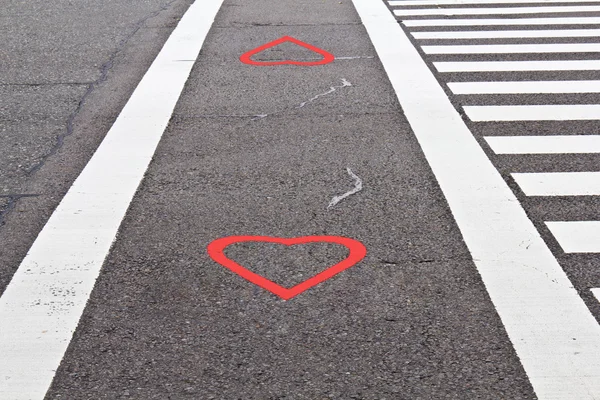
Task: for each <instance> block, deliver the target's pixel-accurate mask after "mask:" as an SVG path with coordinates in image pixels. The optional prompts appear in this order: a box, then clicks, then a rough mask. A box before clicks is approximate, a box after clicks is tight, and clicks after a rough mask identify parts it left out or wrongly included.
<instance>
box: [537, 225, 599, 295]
mask: <svg viewBox="0 0 600 400" xmlns="http://www.w3.org/2000/svg"><path fill="white" fill-rule="evenodd" d="M546 226H548V229H550V232H552V235H553V236H554V238H555V239H556V241H557V242H558V244H560V247H561V248H562V249H563V251H564V252H565V253H600V221H548V222H546ZM595 290H599V289H595ZM595 294H596V293H595ZM598 294H600V292H598ZM599 299H600V297H599Z"/></svg>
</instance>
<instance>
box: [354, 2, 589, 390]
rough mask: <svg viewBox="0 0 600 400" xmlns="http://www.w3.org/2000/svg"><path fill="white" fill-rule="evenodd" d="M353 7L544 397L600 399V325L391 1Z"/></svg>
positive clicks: (516, 346)
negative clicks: (398, 19) (413, 41)
mask: <svg viewBox="0 0 600 400" xmlns="http://www.w3.org/2000/svg"><path fill="white" fill-rule="evenodd" d="M353 2H354V5H355V7H356V9H357V11H358V14H359V15H360V17H361V19H362V21H363V23H364V25H365V27H366V29H367V32H368V34H369V36H370V38H371V40H372V42H373V45H374V47H375V49H376V51H377V53H378V55H379V59H380V60H381V62H382V64H383V66H384V68H385V71H386V72H387V75H388V77H389V79H390V82H391V83H392V85H393V87H394V89H395V92H396V95H397V96H398V100H399V102H400V105H401V107H402V110H403V111H404V113H405V115H406V118H407V119H408V121H409V123H410V125H411V127H412V129H413V131H414V133H415V135H416V137H417V139H418V140H419V143H420V145H421V147H422V149H423V152H424V154H425V156H426V158H427V160H428V162H429V164H430V166H431V168H432V171H433V172H434V174H435V176H436V178H437V180H438V182H439V185H440V187H441V189H442V191H443V193H444V195H445V197H446V200H447V201H448V204H449V205H450V209H451V210H452V214H453V215H454V218H455V220H456V222H457V224H458V226H459V228H460V230H461V233H462V235H463V238H464V241H465V243H466V245H467V246H468V248H469V250H470V252H471V254H472V257H473V262H474V264H475V266H476V267H477V270H478V271H479V273H480V275H481V278H482V280H483V283H484V284H485V286H486V288H487V290H488V292H489V295H490V298H491V300H492V301H493V303H494V305H495V307H496V310H497V312H498V315H499V316H500V318H501V319H502V322H503V323H504V326H505V328H506V331H507V333H508V336H509V337H510V340H511V342H512V344H513V346H514V347H515V349H516V352H517V355H518V356H519V359H520V360H521V362H522V364H523V367H524V369H525V371H526V373H527V375H528V377H529V379H530V381H531V383H532V385H533V388H534V390H535V392H536V394H537V396H538V398H539V399H540V400H550V399H553V400H573V399H578V400H592V399H598V398H600V325H598V322H597V321H596V319H595V318H594V317H593V316H592V314H591V313H590V311H589V309H588V308H587V306H586V305H585V303H584V302H583V300H582V299H581V298H580V297H579V295H578V293H577V291H576V290H575V289H574V288H573V285H572V283H571V282H570V281H569V278H568V277H567V276H566V274H565V273H564V271H563V270H562V269H561V267H560V265H559V264H558V262H557V261H556V259H555V258H554V256H553V255H552V252H551V251H550V249H548V247H547V245H546V243H545V242H544V241H543V240H542V238H541V237H540V235H539V233H538V231H537V229H536V228H535V226H534V225H533V223H532V222H531V221H530V220H529V218H528V217H527V214H526V213H525V211H524V210H523V208H522V206H521V205H520V204H519V201H518V200H517V198H516V197H515V195H514V194H513V192H512V190H511V189H510V188H509V187H508V185H507V184H506V182H505V181H504V179H503V178H502V176H500V174H499V173H498V171H496V168H495V167H494V166H493V165H492V163H491V162H490V160H489V159H488V158H487V156H486V155H485V153H484V152H483V150H482V149H481V147H480V146H479V144H478V143H477V141H476V140H475V138H474V137H473V135H472V134H471V132H470V131H469V129H468V128H467V126H466V125H465V123H464V121H463V120H462V118H461V116H460V115H459V114H458V112H457V111H456V110H455V109H454V106H453V105H452V104H451V103H450V100H449V99H448V97H447V96H446V94H445V92H444V90H443V89H442V87H441V86H440V85H439V83H438V82H437V79H436V78H435V76H434V75H433V73H432V72H431V71H430V70H429V68H428V67H427V65H426V64H425V62H424V61H423V60H422V59H421V57H420V55H419V52H418V51H417V50H416V49H415V48H414V47H413V46H412V44H411V42H410V40H409V39H408V37H407V36H406V34H405V33H404V31H403V30H402V28H401V27H400V26H399V25H398V23H397V22H396V20H395V18H394V17H393V16H392V14H391V13H390V12H389V11H388V9H387V7H386V6H385V3H383V2H380V1H372V0H353ZM399 112H400V111H399Z"/></svg>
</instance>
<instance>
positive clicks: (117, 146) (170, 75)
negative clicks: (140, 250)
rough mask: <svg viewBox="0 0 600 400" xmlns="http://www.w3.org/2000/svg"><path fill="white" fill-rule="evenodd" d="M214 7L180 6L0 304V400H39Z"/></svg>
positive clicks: (213, 3)
mask: <svg viewBox="0 0 600 400" xmlns="http://www.w3.org/2000/svg"><path fill="white" fill-rule="evenodd" d="M221 3H222V0H202V1H197V2H195V3H193V4H192V5H191V6H190V8H189V9H188V11H187V12H186V13H185V15H184V16H183V18H182V19H181V21H180V22H179V24H178V26H177V27H176V28H175V30H174V31H173V33H172V34H171V36H170V37H169V39H168V40H167V42H166V43H165V45H164V47H163V48H162V50H161V51H160V53H159V54H158V56H157V57H156V59H155V60H154V62H153V63H152V65H151V67H150V68H149V69H148V71H147V72H146V74H145V75H144V77H143V79H142V80H141V82H140V83H139V85H138V86H137V88H136V90H135V91H134V93H133V94H132V95H131V98H130V99H129V101H128V102H127V104H126V105H125V107H124V108H123V110H122V111H121V114H120V115H119V117H118V118H117V120H116V121H115V123H114V125H113V126H112V127H111V129H110V130H109V132H108V134H107V136H106V138H105V139H104V141H103V142H102V144H101V145H100V147H99V148H98V150H97V151H96V153H95V154H94V156H93V157H92V158H91V160H90V161H89V162H88V164H87V166H86V167H85V168H84V170H83V171H82V172H81V174H80V175H79V177H78V178H77V180H76V181H75V183H74V184H73V186H72V187H71V188H70V189H69V191H68V193H67V194H66V195H65V197H64V198H63V200H62V201H61V203H60V205H59V206H58V207H57V209H56V210H55V211H54V213H53V214H52V216H51V217H50V219H49V220H48V222H47V224H46V225H45V226H44V228H43V229H42V231H41V232H40V234H39V236H38V237H37V239H36V240H35V242H34V244H33V245H32V247H31V249H30V250H29V252H28V253H27V256H26V257H25V259H24V260H23V261H22V263H21V265H20V266H19V268H18V270H17V272H16V273H15V275H14V276H13V278H12V281H11V282H10V284H9V285H8V287H7V288H6V291H5V292H4V294H3V295H2V297H1V298H0V359H1V360H2V361H1V362H0V398H2V399H10V400H21V399H23V400H25V399H27V400H32V399H43V398H44V396H45V393H46V391H47V390H48V388H49V386H50V384H51V382H52V379H53V377H54V373H55V371H56V369H57V368H58V366H59V364H60V361H61V359H62V357H63V354H64V352H65V350H66V349H67V346H68V345H69V342H70V340H71V337H72V335H73V332H74V331H75V328H76V327H77V324H78V322H79V318H80V317H81V314H82V313H83V310H84V307H85V304H86V302H87V300H88V298H89V295H90V293H91V291H92V288H93V287H94V283H95V281H96V279H97V277H98V274H99V271H100V267H101V266H102V263H103V261H104V259H105V258H106V255H107V253H108V251H109V249H110V246H111V244H112V242H113V240H114V239H115V235H116V233H117V229H118V228H119V225H120V223H121V221H122V219H123V216H124V215H125V212H126V210H127V208H128V206H129V204H130V202H131V199H132V198H133V195H134V193H135V191H136V189H137V187H138V185H139V183H140V181H141V179H142V177H143V175H144V172H145V171H146V169H147V167H148V164H149V162H150V160H151V158H152V155H153V154H154V151H155V149H156V146H157V144H158V142H159V140H160V138H161V136H162V133H163V131H164V129H165V127H166V126H167V123H168V121H169V118H170V117H171V114H172V112H173V108H174V107H175V104H176V102H177V100H178V98H179V96H180V94H181V91H182V90H183V86H184V84H185V82H186V80H187V79H188V76H189V73H190V71H191V68H192V66H193V64H194V63H193V62H181V61H178V60H195V59H196V57H198V53H199V52H200V48H201V47H202V44H203V42H204V38H205V37H206V34H207V33H208V30H209V29H210V27H211V25H212V23H213V20H214V18H215V15H216V13H217V11H218V10H219V8H220V6H221Z"/></svg>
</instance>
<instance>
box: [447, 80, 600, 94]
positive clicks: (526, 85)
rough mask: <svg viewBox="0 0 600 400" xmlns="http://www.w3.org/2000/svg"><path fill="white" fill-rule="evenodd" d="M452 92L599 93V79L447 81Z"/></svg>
mask: <svg viewBox="0 0 600 400" xmlns="http://www.w3.org/2000/svg"><path fill="white" fill-rule="evenodd" d="M448 87H449V88H450V90H452V93H454V94H523V93H600V81H592V80H588V81H491V82H448Z"/></svg>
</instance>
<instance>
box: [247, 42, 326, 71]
mask: <svg viewBox="0 0 600 400" xmlns="http://www.w3.org/2000/svg"><path fill="white" fill-rule="evenodd" d="M284 42H292V43H294V44H297V45H298V46H302V47H304V48H305V49H309V50H312V51H314V52H315V53H317V54H320V55H321V56H323V59H322V60H320V61H292V60H283V61H254V60H252V59H251V57H252V56H253V55H255V54H258V53H260V52H261V51H263V50H266V49H268V48H270V47H275V46H277V45H279V44H281V43H284ZM334 59H335V57H334V56H333V54H331V53H328V52H326V51H325V50H323V49H319V48H318V47H315V46H313V45H310V44H308V43H304V42H302V41H300V40H298V39H295V38H293V37H291V36H284V37H282V38H279V39H277V40H274V41H272V42H269V43H266V44H263V45H262V46H260V47H257V48H255V49H254V50H250V51H249V52H247V53H244V54H242V55H241V56H240V61H241V62H243V63H244V64H250V65H258V66H269V65H305V66H309V67H310V66H314V65H323V64H329V63H330V62H332V61H333V60H334Z"/></svg>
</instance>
